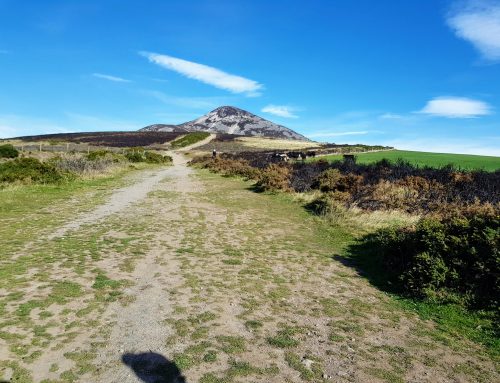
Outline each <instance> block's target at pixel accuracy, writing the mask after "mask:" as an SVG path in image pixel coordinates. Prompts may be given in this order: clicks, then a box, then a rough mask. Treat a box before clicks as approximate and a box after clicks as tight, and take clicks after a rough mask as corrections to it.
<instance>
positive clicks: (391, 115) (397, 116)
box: [379, 113, 404, 120]
mask: <svg viewBox="0 0 500 383" xmlns="http://www.w3.org/2000/svg"><path fill="white" fill-rule="evenodd" d="M379 118H381V119H383V120H402V119H404V117H403V116H401V115H400V114H394V113H384V114H381V115H380V116H379Z"/></svg>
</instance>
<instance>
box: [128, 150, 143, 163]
mask: <svg viewBox="0 0 500 383" xmlns="http://www.w3.org/2000/svg"><path fill="white" fill-rule="evenodd" d="M143 153H144V152H140V151H138V150H130V151H128V152H127V153H125V158H126V159H127V160H129V161H130V162H144V161H145V157H144V154H143Z"/></svg>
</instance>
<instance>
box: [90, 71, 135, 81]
mask: <svg viewBox="0 0 500 383" xmlns="http://www.w3.org/2000/svg"><path fill="white" fill-rule="evenodd" d="M92 76H94V77H97V78H102V79H104V80H109V81H114V82H131V81H130V80H127V79H124V78H121V77H116V76H111V75H109V74H102V73H92Z"/></svg>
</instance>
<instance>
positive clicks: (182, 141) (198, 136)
mask: <svg viewBox="0 0 500 383" xmlns="http://www.w3.org/2000/svg"><path fill="white" fill-rule="evenodd" d="M208 136H210V133H206V132H194V133H188V134H186V135H185V136H184V137H181V138H179V139H177V140H174V141H172V142H170V145H172V148H174V149H179V148H184V147H186V146H189V145H192V144H195V143H197V142H199V141H201V140H204V139H205V138H207V137H208Z"/></svg>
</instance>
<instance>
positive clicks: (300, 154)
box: [287, 152, 307, 160]
mask: <svg viewBox="0 0 500 383" xmlns="http://www.w3.org/2000/svg"><path fill="white" fill-rule="evenodd" d="M287 155H288V157H290V158H293V159H296V160H305V159H306V157H307V155H306V153H305V152H288V153H287Z"/></svg>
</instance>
